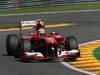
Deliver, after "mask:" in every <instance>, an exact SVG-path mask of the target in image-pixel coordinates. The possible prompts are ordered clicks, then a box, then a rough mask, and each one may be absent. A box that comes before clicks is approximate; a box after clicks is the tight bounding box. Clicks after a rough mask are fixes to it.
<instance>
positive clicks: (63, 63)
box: [60, 40, 100, 75]
mask: <svg viewBox="0 0 100 75" xmlns="http://www.w3.org/2000/svg"><path fill="white" fill-rule="evenodd" d="M96 41H100V40H95V41H90V42H87V43H83V44H79V46H82V45H86V44H89V43H92V42H96ZM60 63H61V64H62V65H64V66H65V67H67V68H70V69H72V70H75V71H78V72H82V73H85V74H88V75H96V74H93V73H91V72H87V71H83V70H80V69H78V68H76V67H74V66H72V65H70V64H68V63H67V62H60Z"/></svg>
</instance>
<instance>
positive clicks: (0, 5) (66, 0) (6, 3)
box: [0, 0, 100, 9]
mask: <svg viewBox="0 0 100 75" xmlns="http://www.w3.org/2000/svg"><path fill="white" fill-rule="evenodd" d="M99 1H100V0H0V9H12V8H25V7H42V6H55V5H66V4H77V3H78V4H79V3H91V2H93V3H94V2H99Z"/></svg>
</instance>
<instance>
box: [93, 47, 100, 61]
mask: <svg viewBox="0 0 100 75" xmlns="http://www.w3.org/2000/svg"><path fill="white" fill-rule="evenodd" d="M93 55H94V56H95V58H96V59H97V60H100V47H97V48H96V49H95V50H94V51H93Z"/></svg>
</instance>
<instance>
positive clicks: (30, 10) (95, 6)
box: [0, 3, 100, 15]
mask: <svg viewBox="0 0 100 75" xmlns="http://www.w3.org/2000/svg"><path fill="white" fill-rule="evenodd" d="M88 9H100V3H91V4H90V3H89V4H73V5H63V6H49V7H35V8H20V9H10V10H0V14H1V15H2V14H20V13H37V12H53V11H70V10H88Z"/></svg>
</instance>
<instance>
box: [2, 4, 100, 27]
mask: <svg viewBox="0 0 100 75" xmlns="http://www.w3.org/2000/svg"><path fill="white" fill-rule="evenodd" d="M88 9H89V10H94V9H100V3H88V4H71V5H62V6H49V7H35V8H20V9H10V10H0V15H4V14H21V13H37V12H39V13H41V12H54V11H71V10H88ZM16 25H17V24H2V25H1V24H0V28H5V27H15V26H16Z"/></svg>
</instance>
